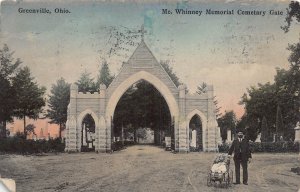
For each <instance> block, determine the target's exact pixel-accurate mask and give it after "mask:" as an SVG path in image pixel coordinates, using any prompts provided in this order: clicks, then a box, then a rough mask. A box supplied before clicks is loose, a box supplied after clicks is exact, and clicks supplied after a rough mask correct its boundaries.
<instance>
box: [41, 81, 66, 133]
mask: <svg viewBox="0 0 300 192" xmlns="http://www.w3.org/2000/svg"><path fill="white" fill-rule="evenodd" d="M69 101H70V84H69V83H67V82H66V81H65V80H64V79H63V78H60V79H59V80H57V81H56V84H53V85H52V88H51V94H50V95H49V100H48V106H49V109H48V110H47V114H46V117H48V118H49V119H51V121H50V122H49V123H54V124H57V125H59V137H60V138H61V132H62V131H63V130H64V128H65V125H66V121H67V110H68V104H69Z"/></svg>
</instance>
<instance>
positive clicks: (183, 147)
mask: <svg viewBox="0 0 300 192" xmlns="http://www.w3.org/2000/svg"><path fill="white" fill-rule="evenodd" d="M178 89H179V101H178V106H179V119H178V121H179V123H178V125H179V127H178V129H177V130H178V131H175V135H176V136H177V137H176V136H175V140H177V143H178V144H177V146H178V148H177V150H178V152H188V151H189V132H188V131H189V130H188V129H187V126H186V124H187V122H186V114H185V111H186V109H185V108H186V106H185V97H186V86H185V85H180V86H179V87H178ZM175 130H176V129H175Z"/></svg>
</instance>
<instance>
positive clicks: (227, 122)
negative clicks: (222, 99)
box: [218, 111, 237, 141]
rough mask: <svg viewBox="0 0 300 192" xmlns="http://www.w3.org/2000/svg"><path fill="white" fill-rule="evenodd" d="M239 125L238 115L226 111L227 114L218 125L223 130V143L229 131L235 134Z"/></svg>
mask: <svg viewBox="0 0 300 192" xmlns="http://www.w3.org/2000/svg"><path fill="white" fill-rule="evenodd" d="M236 123H237V118H236V115H235V113H234V112H233V111H228V112H227V111H225V114H224V115H223V116H222V117H220V118H219V119H218V125H219V127H220V129H221V137H222V140H223V141H226V139H227V130H231V131H232V132H234V130H235V127H236Z"/></svg>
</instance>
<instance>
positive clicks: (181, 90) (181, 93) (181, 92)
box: [178, 84, 186, 98]
mask: <svg viewBox="0 0 300 192" xmlns="http://www.w3.org/2000/svg"><path fill="white" fill-rule="evenodd" d="M178 89H179V98H185V90H186V85H184V84H181V85H179V86H178Z"/></svg>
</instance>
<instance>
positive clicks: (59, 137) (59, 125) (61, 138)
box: [59, 123, 62, 140]
mask: <svg viewBox="0 0 300 192" xmlns="http://www.w3.org/2000/svg"><path fill="white" fill-rule="evenodd" d="M59 138H60V139H61V140H62V138H61V123H60V124H59Z"/></svg>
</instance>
